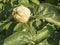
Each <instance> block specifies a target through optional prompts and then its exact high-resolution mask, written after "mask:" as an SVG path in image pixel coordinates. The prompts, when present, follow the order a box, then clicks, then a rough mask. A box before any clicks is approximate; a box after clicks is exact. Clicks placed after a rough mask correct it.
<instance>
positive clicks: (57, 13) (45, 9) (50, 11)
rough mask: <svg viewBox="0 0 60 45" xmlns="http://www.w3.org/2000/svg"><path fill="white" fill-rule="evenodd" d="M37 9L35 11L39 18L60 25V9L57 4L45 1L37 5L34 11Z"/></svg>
mask: <svg viewBox="0 0 60 45" xmlns="http://www.w3.org/2000/svg"><path fill="white" fill-rule="evenodd" d="M35 10H36V13H34V12H33V13H34V14H35V15H36V16H35V17H37V18H38V19H43V20H46V21H47V22H49V23H53V24H54V25H56V26H58V27H60V9H58V8H57V7H56V6H54V5H51V4H48V3H43V4H40V6H37V7H36V8H35V9H34V10H33V11H35Z"/></svg>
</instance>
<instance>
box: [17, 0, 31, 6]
mask: <svg viewBox="0 0 60 45" xmlns="http://www.w3.org/2000/svg"><path fill="white" fill-rule="evenodd" d="M18 3H19V5H25V6H29V5H30V4H29V0H19V1H18Z"/></svg>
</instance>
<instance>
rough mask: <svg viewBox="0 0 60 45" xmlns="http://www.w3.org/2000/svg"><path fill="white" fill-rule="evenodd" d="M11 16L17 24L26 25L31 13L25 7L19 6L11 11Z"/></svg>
mask: <svg viewBox="0 0 60 45" xmlns="http://www.w3.org/2000/svg"><path fill="white" fill-rule="evenodd" d="M12 15H13V18H14V19H15V20H16V21H17V22H22V23H26V22H28V20H29V18H30V16H31V12H30V10H29V9H28V8H27V7H24V6H19V7H16V8H14V9H13V13H12Z"/></svg>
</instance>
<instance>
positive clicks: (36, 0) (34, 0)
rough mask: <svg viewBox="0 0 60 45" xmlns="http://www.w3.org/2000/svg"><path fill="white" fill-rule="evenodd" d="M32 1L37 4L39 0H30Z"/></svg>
mask: <svg viewBox="0 0 60 45" xmlns="http://www.w3.org/2000/svg"><path fill="white" fill-rule="evenodd" d="M31 1H32V2H33V3H35V4H37V5H39V4H40V2H39V0H31Z"/></svg>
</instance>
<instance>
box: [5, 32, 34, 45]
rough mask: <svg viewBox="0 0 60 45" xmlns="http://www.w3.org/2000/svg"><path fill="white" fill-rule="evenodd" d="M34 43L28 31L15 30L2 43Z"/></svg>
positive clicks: (24, 44) (11, 44)
mask: <svg viewBox="0 0 60 45" xmlns="http://www.w3.org/2000/svg"><path fill="white" fill-rule="evenodd" d="M26 44H34V42H33V41H32V35H31V33H30V32H26V31H17V32H15V33H14V34H12V35H11V36H9V37H8V38H6V39H5V40H4V45H26Z"/></svg>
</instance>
